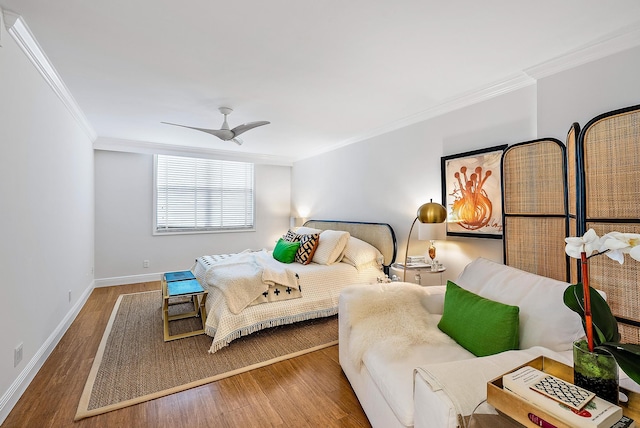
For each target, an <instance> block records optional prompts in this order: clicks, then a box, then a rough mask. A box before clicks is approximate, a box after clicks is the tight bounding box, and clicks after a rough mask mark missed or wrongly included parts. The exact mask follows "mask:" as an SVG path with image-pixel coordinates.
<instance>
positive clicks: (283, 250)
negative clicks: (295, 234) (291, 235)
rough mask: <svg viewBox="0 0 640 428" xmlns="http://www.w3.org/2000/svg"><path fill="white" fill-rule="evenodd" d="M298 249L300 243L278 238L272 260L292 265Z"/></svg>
mask: <svg viewBox="0 0 640 428" xmlns="http://www.w3.org/2000/svg"><path fill="white" fill-rule="evenodd" d="M298 248H300V242H288V241H285V240H284V239H282V238H280V239H278V243H277V244H276V247H275V248H274V249H273V258H274V259H276V260H277V261H279V262H282V263H293V261H294V260H295V257H296V252H297V251H298Z"/></svg>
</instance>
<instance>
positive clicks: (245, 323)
mask: <svg viewBox="0 0 640 428" xmlns="http://www.w3.org/2000/svg"><path fill="white" fill-rule="evenodd" d="M267 254H269V256H270V253H269V252H267ZM270 257H271V256H270ZM200 260H201V259H200V258H199V259H198V261H197V262H196V264H195V265H194V267H193V269H192V270H193V273H194V275H195V276H196V278H198V280H199V281H200V283H201V284H202V285H203V286H204V285H207V286H208V291H209V295H208V297H207V304H206V308H207V322H206V328H205V333H206V334H207V335H209V336H211V337H213V343H212V344H211V348H210V349H209V352H211V353H213V352H216V351H218V350H220V349H221V348H223V347H225V346H227V345H229V343H231V342H232V341H233V340H235V339H238V338H239V337H241V336H246V335H248V334H251V333H253V332H256V331H259V330H262V329H265V328H269V327H275V326H278V325H284V324H291V323H294V322H299V321H305V320H309V319H313V318H321V317H327V316H331V315H335V314H337V313H338V296H339V294H340V291H341V290H342V289H343V288H344V287H346V286H348V285H351V284H371V283H375V282H376V281H377V279H378V278H381V277H383V276H384V274H383V272H382V270H381V269H378V268H376V267H374V266H371V267H367V268H361V269H360V270H358V269H356V268H355V267H353V266H351V265H348V264H346V263H336V264H333V265H330V266H326V265H319V264H316V263H310V264H308V265H302V264H299V263H291V264H288V265H285V266H286V269H288V270H290V271H291V272H293V273H295V274H297V275H298V277H299V279H298V281H299V286H300V290H301V297H300V298H296V299H290V300H282V301H276V302H269V303H262V304H257V305H252V306H248V307H246V308H245V309H243V310H242V311H240V312H239V313H237V314H234V313H233V312H232V311H231V310H230V308H229V306H228V305H227V301H226V299H225V295H224V293H223V292H222V291H221V290H220V289H219V288H217V287H216V286H213V285H211V284H209V282H208V281H207V279H206V276H207V271H208V269H209V268H210V266H209V265H207V264H206V263H202V262H201V261H200Z"/></svg>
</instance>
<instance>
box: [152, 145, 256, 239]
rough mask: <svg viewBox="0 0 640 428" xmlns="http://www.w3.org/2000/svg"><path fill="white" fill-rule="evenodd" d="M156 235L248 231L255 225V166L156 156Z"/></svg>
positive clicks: (244, 163) (211, 160)
mask: <svg viewBox="0 0 640 428" xmlns="http://www.w3.org/2000/svg"><path fill="white" fill-rule="evenodd" d="M155 166H156V168H155V170H156V171H155V172H156V180H155V187H156V189H155V190H156V191H155V197H156V203H155V208H156V213H155V219H156V225H155V230H156V232H158V233H163V232H194V231H222V230H246V229H252V228H253V225H254V223H253V222H254V165H253V164H252V163H246V162H232V161H221V160H214V159H202V158H189V157H182V156H167V155H156V156H155Z"/></svg>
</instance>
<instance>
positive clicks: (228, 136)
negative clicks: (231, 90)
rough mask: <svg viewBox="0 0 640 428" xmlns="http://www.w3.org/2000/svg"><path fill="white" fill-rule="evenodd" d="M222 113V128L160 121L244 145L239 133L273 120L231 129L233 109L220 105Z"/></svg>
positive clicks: (250, 123)
mask: <svg viewBox="0 0 640 428" xmlns="http://www.w3.org/2000/svg"><path fill="white" fill-rule="evenodd" d="M218 110H219V111H220V113H222V114H223V115H224V121H223V122H222V126H221V127H220V129H206V128H196V127H194V126H187V125H179V124H177V123H171V122H160V123H164V124H165V125H173V126H181V127H183V128H189V129H195V130H196V131H201V132H206V133H207V134H211V135H215V136H216V137H218V138H220V139H221V140H222V141H233V142H234V143H236V144H237V145H239V146H240V145H242V140H241V139H239V138H238V135H240V134H242V133H243V132H247V131H248V130H250V129H253V128H256V127H258V126H263V125H268V124H270V123H271V122H267V121H266V120H261V121H258V122H249V123H245V124H242V125H238V126H236V127H235V128H233V129H229V124H228V123H227V116H228V115H230V114H231V113H232V112H233V110H232V109H230V108H229V107H220V108H219V109H218Z"/></svg>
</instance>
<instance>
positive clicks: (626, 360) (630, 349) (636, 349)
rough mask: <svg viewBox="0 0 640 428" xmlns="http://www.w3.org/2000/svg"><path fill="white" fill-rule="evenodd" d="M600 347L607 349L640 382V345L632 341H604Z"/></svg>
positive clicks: (626, 371)
mask: <svg viewBox="0 0 640 428" xmlns="http://www.w3.org/2000/svg"><path fill="white" fill-rule="evenodd" d="M599 348H604V349H606V351H607V352H609V353H610V354H611V355H613V358H615V359H616V362H617V363H618V365H619V366H620V368H621V369H622V371H623V372H625V373H626V374H627V375H628V376H629V377H630V378H631V379H632V380H633V381H634V382H636V383H640V346H639V345H634V344H631V343H611V342H607V343H603V344H602V345H600V346H599Z"/></svg>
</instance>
